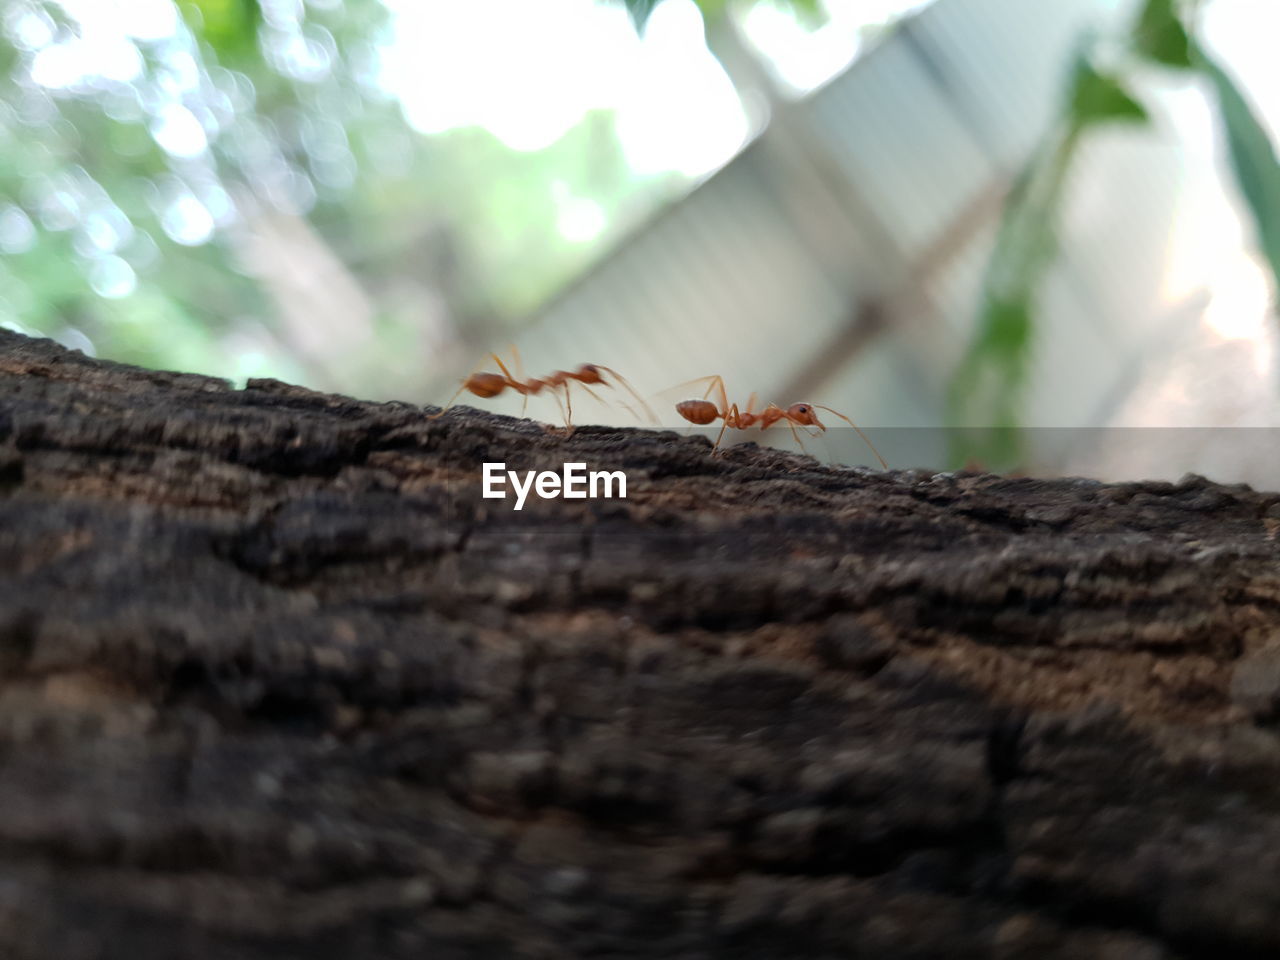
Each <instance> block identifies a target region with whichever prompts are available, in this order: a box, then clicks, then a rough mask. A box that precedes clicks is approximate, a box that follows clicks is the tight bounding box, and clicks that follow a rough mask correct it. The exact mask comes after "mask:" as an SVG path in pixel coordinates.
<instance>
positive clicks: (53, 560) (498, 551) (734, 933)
mask: <svg viewBox="0 0 1280 960" xmlns="http://www.w3.org/2000/svg"><path fill="white" fill-rule="evenodd" d="M486 460H504V461H506V462H507V463H508V465H509V466H510V467H511V468H513V469H517V468H518V469H558V468H559V466H560V464H562V463H563V462H565V461H566V460H570V461H585V462H587V463H588V464H589V465H590V467H591V468H592V469H622V470H624V471H626V472H627V474H628V478H629V484H628V498H627V499H626V500H597V501H566V500H555V501H537V500H535V499H533V498H531V499H530V502H529V503H528V504H527V505H526V507H525V509H524V510H523V511H521V512H520V513H515V512H513V511H512V510H511V508H510V503H509V502H503V501H490V500H482V499H480V498H479V497H478V490H479V465H480V463H481V462H483V461H486ZM1277 529H1280V494H1263V493H1257V492H1254V491H1252V490H1250V489H1248V488H1245V487H1226V486H1220V485H1216V484H1213V483H1210V482H1207V481H1205V480H1203V479H1200V478H1194V477H1193V478H1188V479H1187V480H1185V481H1184V482H1182V483H1180V484H1176V485H1174V484H1166V483H1131V484H1114V485H1104V484H1100V483H1096V482H1092V481H1083V480H1052V481H1042V480H1029V479H1006V478H1001V477H996V476H988V475H978V474H937V475H934V474H928V473H923V472H914V471H896V472H890V473H877V472H869V471H864V470H850V469H840V468H833V467H824V466H820V465H818V464H817V463H816V462H815V461H813V460H811V459H808V458H805V457H801V456H795V455H791V454H787V453H782V452H778V451H771V450H764V449H757V448H754V447H751V446H743V447H737V448H733V449H731V450H730V451H729V452H727V453H726V454H724V455H723V456H718V457H715V458H713V457H711V456H709V444H708V443H707V441H706V440H705V439H703V438H700V437H680V436H677V435H675V434H671V433H659V432H652V431H643V430H623V431H617V430H612V429H609V430H606V429H603V428H592V427H581V428H579V429H578V430H577V431H576V432H575V433H574V434H573V435H572V436H571V437H569V438H567V439H566V438H565V437H563V436H561V435H560V434H558V433H554V432H548V431H546V430H544V429H542V428H541V427H540V426H539V425H537V424H534V423H531V422H529V421H521V420H513V419H509V418H504V417H497V416H491V415H487V414H484V413H481V412H478V411H474V410H469V409H466V408H458V409H455V410H452V411H450V412H449V413H448V414H447V415H446V416H444V417H442V418H440V419H437V420H428V419H426V417H425V416H424V411H423V410H422V409H420V408H416V407H412V406H409V405H404V404H373V403H362V402H358V401H355V400H352V399H349V398H345V397H338V396H330V395H323V394H318V393H313V392H311V391H308V390H305V389H302V388H298V387H292V386H288V385H285V384H281V383H277V382H274V381H251V382H250V384H249V386H248V387H247V388H246V389H244V390H234V389H232V388H231V387H230V386H228V385H227V384H226V383H224V382H222V381H219V380H214V379H209V378H205V377H199V376H194V375H181V374H172V373H161V372H154V371H147V370H141V369H137V368H131V367H125V366H120V365H116V364H111V363H106V362H100V361H96V360H90V359H87V358H85V357H83V356H81V355H80V354H78V353H69V352H67V351H65V350H63V349H62V348H60V347H58V346H56V345H54V344H52V343H51V342H49V341H39V340H29V339H25V338H23V337H20V336H18V335H16V334H10V333H6V332H4V331H0V955H3V956H4V957H6V958H14V960H23V958H60V960H62V958H65V960H72V958H85V960H90V958H116V957H121V958H126V957H127V958H131V960H152V958H156V960H158V958H174V960H178V958H182V960H206V958H207V960H213V958H250V960H258V958H261V960H267V958H270V960H282V958H299V960H301V958H306V960H324V958H355V957H361V958H366V957H367V958H415V960H416V958H422V957H433V958H434V957H440V958H464V957H465V958H471V957H506V956H512V957H529V958H548V960H551V958H566V957H619V958H621V957H628V958H649V957H652V958H668V957H679V958H701V957H708V958H731V957H732V958H766V957H788V958H789V957H806V958H807V957H812V958H832V960H834V958H843V957H876V958H907V957H913V958H914V957H920V958H924V957H949V958H952V957H974V958H979V957H980V958H987V957H993V958H1010V960H1012V958H1024V957H1025V958H1037V960H1038V958H1076V957H1079V958H1095V957H1103V958H1115V960H1121V958H1124V960H1129V958H1153V960H1154V958H1192V957H1209V956H1213V957H1221V956H1239V957H1270V956H1275V955H1277V953H1280V737H1278V736H1277V729H1276V726H1275V722H1276V714H1277V708H1278V707H1280V692H1278V691H1280V653H1277V652H1275V651H1276V648H1277V647H1280V549H1278V547H1277V542H1276V539H1275V537H1276V533H1277Z"/></svg>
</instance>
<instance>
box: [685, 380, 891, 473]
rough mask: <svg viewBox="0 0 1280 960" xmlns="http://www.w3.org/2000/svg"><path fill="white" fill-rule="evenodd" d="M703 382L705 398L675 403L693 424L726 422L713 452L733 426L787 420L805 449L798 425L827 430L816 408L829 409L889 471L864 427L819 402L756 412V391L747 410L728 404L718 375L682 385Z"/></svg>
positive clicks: (764, 427) (763, 426)
mask: <svg viewBox="0 0 1280 960" xmlns="http://www.w3.org/2000/svg"><path fill="white" fill-rule="evenodd" d="M703 383H705V384H707V389H706V392H705V393H703V395H702V398H701V399H699V400H682V401H681V402H679V403H677V404H676V412H677V413H678V414H680V416H682V417H684V418H685V419H686V420H688V421H689V422H690V423H693V424H696V425H698V426H702V427H705V426H708V425H709V424H712V423H715V422H716V421H717V420H723V421H724V423H723V424H721V426H720V434H719V436H717V437H716V443H715V446H714V447H712V448H711V452H712V453H714V452H715V451H716V450H718V449H720V441H721V440H723V439H724V432H725V430H727V429H729V428H730V427H732V428H733V429H735V430H746V429H749V428H750V427H753V426H755V425H756V424H759V425H760V429H761V430H768V429H769V428H770V427H772V426H773V425H774V424H775V423H779V422H784V421H785V422H786V424H787V426H788V427H790V428H791V435H792V436H793V437H794V438H795V441H796V443H798V444H799V445H800V449H801V450H803V449H804V443H803V442H801V440H800V434H799V433H797V432H796V427H797V426H798V427H802V428H807V427H817V428H818V430H819V431H823V432H825V431H826V429H827V428H826V425H825V424H824V423H823V422H822V421H821V420H819V419H818V414H817V411H818V410H826V411H827V412H828V413H833V414H835V415H836V416H837V417H839V418H840V419H841V420H843V421H844V422H845V423H847V424H849V426H851V427H853V429H854V430H856V431H857V433H858V436H859V437H861V438H862V440H863V442H864V443H865V444H866V445H867V446H868V447H870V448H871V452H872V453H874V454H875V456H876V459H877V460H879V461H880V466H882V467H884V469H886V470H888V469H889V464H888V463H886V462H885V459H884V457H882V456H880V451H879V450H877V449H876V448H875V444H873V443H872V442H871V440H870V438H868V437H867V435H866V434H865V433H863V432H862V428H861V427H859V426H858V425H857V424H856V423H854V422H853V421H852V420H850V419H849V418H848V417H846V416H845V415H844V414H843V413H840V412H839V411H837V410H832V409H831V408H830V407H824V406H823V405H822V404H820V403H793V404H791V406H789V407H787V409H785V410H783V409H782V408H781V407H779V406H778V405H777V404H776V403H771V404H769V405H768V406H767V407H765V408H764V409H763V410H761V411H760V412H759V413H756V412H755V411H754V407H755V404H756V395H755V394H754V393H753V394H752V395H751V397H750V399H749V400H748V401H747V408H746V410H740V409H739V408H738V405H737V404H736V403H732V404H731V403H729V397H728V394H727V393H726V392H725V388H724V380H723V378H721V377H720V376H719V375H716V374H713V375H712V376H709V377H700V378H698V379H697V380H690V381H689V382H688V383H683V384H681V385H680V386H681V387H688V386H693V385H695V384H703ZM676 389H679V388H676ZM712 391H715V392H716V393H717V394H718V395H719V398H720V405H719V406H718V407H717V406H716V405H715V404H714V403H713V402H711V400H709V399H708V397H710V396H711V393H712Z"/></svg>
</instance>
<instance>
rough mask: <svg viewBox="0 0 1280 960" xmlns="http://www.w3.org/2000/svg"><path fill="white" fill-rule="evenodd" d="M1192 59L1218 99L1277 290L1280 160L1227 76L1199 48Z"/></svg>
mask: <svg viewBox="0 0 1280 960" xmlns="http://www.w3.org/2000/svg"><path fill="white" fill-rule="evenodd" d="M1195 60H1196V66H1197V67H1198V68H1199V69H1200V70H1201V71H1202V72H1203V73H1204V74H1205V75H1206V76H1208V78H1209V81H1210V82H1211V83H1212V84H1213V89H1214V92H1215V93H1216V94H1217V96H1218V108H1219V111H1220V113H1221V114H1222V124H1223V127H1224V128H1225V130H1226V134H1227V145H1228V147H1229V149H1230V151H1231V169H1232V171H1233V172H1234V174H1235V178H1236V184H1237V185H1238V186H1239V187H1240V192H1241V194H1243V195H1244V199H1245V202H1246V203H1247V204H1248V205H1249V210H1250V212H1251V213H1252V215H1253V222H1254V226H1255V228H1256V229H1257V232H1258V244H1259V246H1260V247H1261V248H1262V252H1263V254H1264V255H1265V256H1266V258H1267V262H1268V263H1269V264H1270V265H1271V273H1272V276H1274V278H1275V289H1276V290H1277V291H1280V161H1277V160H1276V152H1275V147H1274V146H1273V145H1272V143H1271V139H1270V138H1269V137H1268V136H1267V132H1266V130H1265V129H1264V128H1263V126H1262V124H1261V123H1259V122H1258V118H1257V117H1256V116H1254V113H1253V110H1252V108H1250V106H1249V102H1248V101H1247V100H1245V98H1244V95H1243V94H1242V93H1241V92H1240V90H1239V89H1238V88H1237V87H1236V85H1235V83H1234V82H1233V81H1232V79H1231V77H1230V76H1228V75H1227V73H1226V72H1225V71H1224V70H1223V69H1222V68H1221V67H1219V66H1218V65H1217V64H1216V63H1215V62H1214V61H1213V60H1212V59H1211V58H1210V57H1209V56H1208V55H1207V54H1206V53H1205V52H1204V51H1203V50H1202V49H1199V48H1197V49H1196V51H1195Z"/></svg>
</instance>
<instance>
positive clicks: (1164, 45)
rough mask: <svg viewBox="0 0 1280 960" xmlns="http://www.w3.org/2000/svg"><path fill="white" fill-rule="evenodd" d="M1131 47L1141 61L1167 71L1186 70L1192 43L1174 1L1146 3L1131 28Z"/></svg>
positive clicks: (1189, 61) (1189, 65) (1190, 65)
mask: <svg viewBox="0 0 1280 960" xmlns="http://www.w3.org/2000/svg"><path fill="white" fill-rule="evenodd" d="M1133 39H1134V47H1135V48H1136V49H1137V51H1138V52H1139V53H1140V54H1142V55H1143V56H1144V57H1147V58H1149V59H1151V60H1154V61H1156V63H1162V64H1164V65H1165V66H1167V67H1178V68H1179V69H1183V70H1185V69H1187V68H1189V67H1192V66H1194V64H1193V62H1192V60H1191V40H1190V38H1189V37H1188V36H1187V31H1186V28H1185V27H1184V26H1183V25H1182V21H1181V20H1180V19H1178V11H1177V5H1176V3H1175V0H1147V4H1146V6H1144V7H1143V8H1142V13H1141V14H1140V15H1139V16H1138V22H1137V24H1136V25H1135V26H1134V37H1133Z"/></svg>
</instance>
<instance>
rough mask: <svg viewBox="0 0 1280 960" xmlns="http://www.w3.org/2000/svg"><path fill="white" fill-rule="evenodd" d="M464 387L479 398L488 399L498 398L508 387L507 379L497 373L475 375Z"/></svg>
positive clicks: (469, 378) (470, 377)
mask: <svg viewBox="0 0 1280 960" xmlns="http://www.w3.org/2000/svg"><path fill="white" fill-rule="evenodd" d="M463 386H464V387H465V388H466V389H467V390H470V391H471V392H472V393H474V394H475V395H476V396H477V397H483V398H484V399H486V400H487V399H488V398H489V397H496V396H497V395H498V394H500V393H501V392H502V391H503V390H505V389H506V387H507V381H506V378H505V377H501V376H499V375H498V374H496V373H473V374H472V375H471V376H469V377H467V382H466V383H464V384H463Z"/></svg>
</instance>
